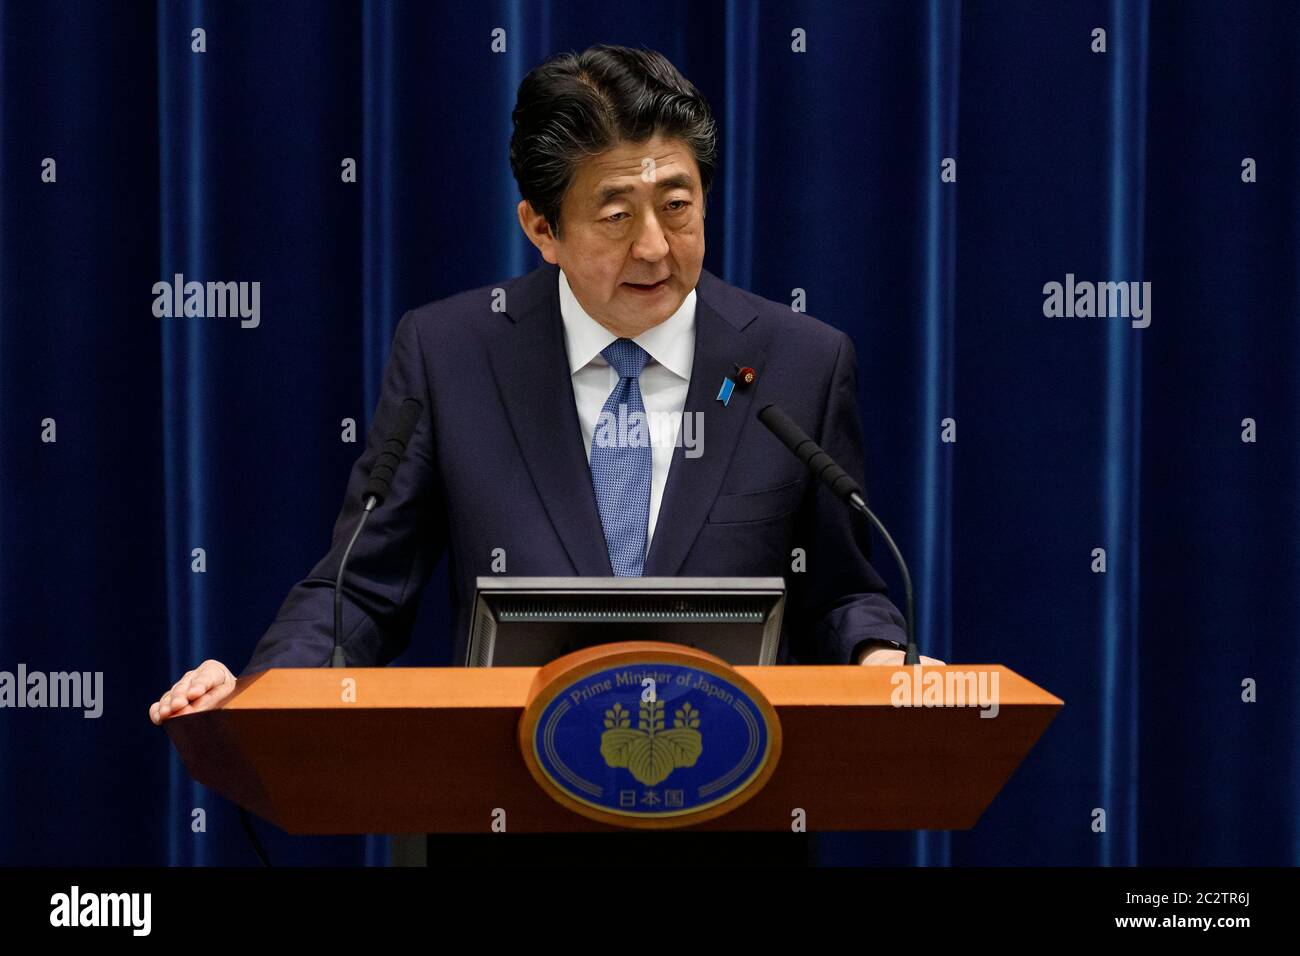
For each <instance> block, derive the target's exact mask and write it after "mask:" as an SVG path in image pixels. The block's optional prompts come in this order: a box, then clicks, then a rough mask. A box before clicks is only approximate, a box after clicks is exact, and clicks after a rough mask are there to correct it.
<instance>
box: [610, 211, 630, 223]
mask: <svg viewBox="0 0 1300 956" xmlns="http://www.w3.org/2000/svg"><path fill="white" fill-rule="evenodd" d="M626 215H627V213H625V212H616V213H614V215H613V216H606V217H605V221H606V222H622V221H623V220H622V219H619V218H617V217H618V216H626Z"/></svg>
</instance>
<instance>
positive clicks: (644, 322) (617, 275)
mask: <svg viewBox="0 0 1300 956" xmlns="http://www.w3.org/2000/svg"><path fill="white" fill-rule="evenodd" d="M518 211H519V222H520V225H521V226H523V228H524V232H525V233H526V234H527V235H528V238H529V239H530V240H532V242H533V244H534V245H536V246H537V248H538V249H540V250H541V253H542V256H543V258H545V259H546V261H547V262H550V263H553V264H556V265H558V266H559V267H560V268H561V269H563V270H564V274H565V276H566V277H567V278H568V280H569V285H570V287H571V288H572V289H573V293H574V295H575V296H577V298H578V302H579V303H581V304H582V307H583V308H584V309H585V310H586V311H587V314H588V315H590V316H591V317H592V318H593V319H595V320H596V321H597V322H599V323H600V324H601V325H603V326H605V327H606V328H607V329H609V330H610V331H612V332H614V333H615V334H616V335H620V336H626V337H628V338H632V337H634V336H636V335H639V334H640V333H641V332H644V331H645V330H646V329H648V328H650V327H651V326H655V325H658V324H659V323H660V322H662V321H664V320H665V319H667V318H668V317H669V316H670V315H672V314H673V313H674V312H676V311H677V310H678V309H679V308H680V307H681V304H682V302H683V300H685V298H686V296H687V295H688V294H689V293H690V291H691V290H692V289H694V288H695V284H696V283H697V282H698V281H699V278H700V270H701V268H703V265H704V192H703V188H702V186H701V184H700V171H699V167H698V165H697V164H696V162H695V157H694V156H692V155H691V151H690V148H689V147H688V146H687V145H686V144H685V143H684V142H682V141H681V140H679V139H663V138H661V137H660V136H658V135H656V136H655V137H653V138H652V139H649V140H647V141H646V142H644V143H619V144H618V145H616V146H614V147H611V148H610V149H608V150H606V151H605V152H603V153H599V154H597V155H595V156H592V157H589V158H588V159H586V160H584V161H583V162H582V164H581V165H579V167H578V169H577V173H576V175H575V176H574V180H573V183H572V184H571V185H570V187H569V191H568V192H567V193H566V194H565V196H564V200H563V205H562V207H561V210H560V234H561V237H562V238H560V239H556V238H554V237H553V236H552V235H550V233H549V232H548V231H547V227H546V224H545V222H544V220H542V217H541V216H539V215H537V214H536V212H534V211H533V209H532V207H531V206H530V205H529V204H528V203H527V202H526V201H525V202H520V204H519V210H518ZM647 287H648V288H647Z"/></svg>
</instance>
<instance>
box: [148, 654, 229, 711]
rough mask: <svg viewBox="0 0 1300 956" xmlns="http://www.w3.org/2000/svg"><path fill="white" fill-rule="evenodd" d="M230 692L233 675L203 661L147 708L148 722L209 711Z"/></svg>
mask: <svg viewBox="0 0 1300 956" xmlns="http://www.w3.org/2000/svg"><path fill="white" fill-rule="evenodd" d="M234 689H235V675H234V674H232V673H230V668H228V667H227V666H226V665H225V664H223V663H221V661H213V660H207V661H204V662H203V663H202V664H200V665H199V666H198V667H196V668H194V670H192V671H190V672H189V673H187V674H186V675H185V676H184V677H182V678H181V679H180V680H178V681H177V682H176V683H175V684H173V685H172V686H171V689H170V690H168V691H167V692H166V693H165V694H163V695H162V696H161V697H159V698H158V699H157V700H156V701H154V702H153V703H152V704H150V705H149V719H150V720H152V721H153V722H154V723H155V724H161V723H162V722H163V721H164V720H166V719H167V718H169V717H179V716H180V715H181V714H192V713H195V712H196V711H200V710H210V709H211V708H213V707H215V706H216V705H217V704H218V703H220V702H221V701H223V700H225V698H226V697H228V696H229V695H230V692H231V691H233V690H234Z"/></svg>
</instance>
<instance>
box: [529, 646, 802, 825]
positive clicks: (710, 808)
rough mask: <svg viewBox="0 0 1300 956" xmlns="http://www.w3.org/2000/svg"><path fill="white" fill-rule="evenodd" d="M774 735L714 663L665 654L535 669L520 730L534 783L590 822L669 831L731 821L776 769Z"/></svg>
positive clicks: (773, 724)
mask: <svg viewBox="0 0 1300 956" xmlns="http://www.w3.org/2000/svg"><path fill="white" fill-rule="evenodd" d="M780 746H781V730H780V723H779V721H778V719H777V715H776V711H775V710H774V709H773V708H772V706H771V704H769V703H768V701H767V700H766V699H765V698H764V697H763V696H762V694H761V693H760V692H759V691H758V689H757V688H755V687H754V686H753V685H752V684H750V683H749V682H748V681H747V680H745V679H744V678H743V677H741V675H740V674H739V673H737V672H736V671H735V670H733V669H732V668H731V667H730V666H728V665H727V664H726V663H725V662H724V661H722V660H720V659H718V658H716V657H713V656H712V655H710V654H704V653H702V652H700V651H695V650H692V649H690V648H686V647H682V646H679V645H674V644H660V643H653V642H635V643H624V644H607V645H603V646H601V647H594V648H588V649H587V650H584V651H579V652H577V653H575V654H570V655H568V656H567V657H564V658H561V659H560V660H558V661H554V662H552V663H551V664H549V665H547V666H546V667H544V668H542V669H541V670H540V671H539V672H538V675H537V678H536V680H535V681H534V684H533V691H532V693H531V694H530V696H529V704H528V706H527V707H526V708H525V711H524V716H523V719H522V720H521V721H520V747H521V750H522V752H523V757H524V761H525V763H527V764H528V768H529V770H530V772H531V773H532V775H533V778H534V779H535V780H536V781H537V782H538V784H539V785H541V787H542V788H543V789H544V790H546V791H547V793H549V794H550V795H551V796H552V797H553V798H554V799H556V800H557V801H559V802H560V803H562V804H564V805H565V806H567V807H569V808H570V809H572V810H573V811H575V812H577V813H580V814H582V815H584V816H587V817H590V818H592V819H596V820H601V821H603V822H607V823H615V824H618V825H621V826H630V827H659V828H662V827H677V826H688V825H690V824H693V823H699V822H701V821H702V820H708V819H712V818H713V817H717V816H721V815H722V814H724V813H727V812H729V811H730V810H732V809H734V808H735V807H737V806H739V805H740V804H742V803H744V802H745V801H746V800H748V799H749V798H750V797H752V796H753V795H754V794H755V793H757V792H758V791H759V790H760V789H761V788H762V786H763V784H764V783H766V782H767V779H768V777H770V776H771V774H772V772H773V770H775V768H776V762H777V759H778V758H779V756H780Z"/></svg>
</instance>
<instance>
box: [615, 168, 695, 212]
mask: <svg viewBox="0 0 1300 956" xmlns="http://www.w3.org/2000/svg"><path fill="white" fill-rule="evenodd" d="M694 182H695V180H693V179H692V178H691V175H690V173H673V174H672V175H671V176H665V177H664V178H663V179H660V180H656V182H655V189H690V188H691V186H692V185H693V184H694ZM631 191H632V186H631V185H623V186H606V187H604V188H603V189H601V190H600V191H599V192H598V193H596V203H597V205H601V206H603V205H604V204H605V203H607V202H609V201H610V200H611V199H613V198H614V197H615V196H621V195H623V194H624V193H630V192H631Z"/></svg>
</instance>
